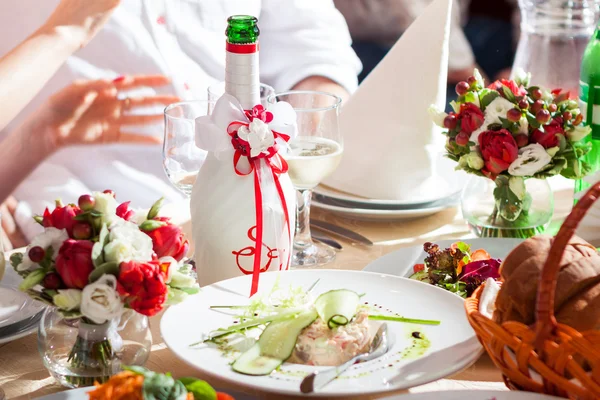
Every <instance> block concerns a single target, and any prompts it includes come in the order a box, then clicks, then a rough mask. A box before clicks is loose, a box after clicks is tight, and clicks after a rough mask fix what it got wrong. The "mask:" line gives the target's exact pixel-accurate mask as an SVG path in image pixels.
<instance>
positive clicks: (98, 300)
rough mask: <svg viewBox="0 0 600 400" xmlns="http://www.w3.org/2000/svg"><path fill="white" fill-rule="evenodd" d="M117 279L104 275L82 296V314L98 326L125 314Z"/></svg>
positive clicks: (84, 290) (88, 287) (86, 288)
mask: <svg viewBox="0 0 600 400" xmlns="http://www.w3.org/2000/svg"><path fill="white" fill-rule="evenodd" d="M116 288H117V278H115V276H114V275H102V276H101V277H100V279H98V280H97V281H96V282H94V283H90V284H89V285H87V286H86V287H85V288H84V289H83V291H82V294H81V313H82V314H83V315H85V316H86V317H87V318H89V319H91V320H92V321H93V322H94V323H96V324H103V323H105V322H106V321H108V320H110V319H113V318H116V317H118V316H120V315H121V314H122V313H123V302H122V301H121V297H120V296H119V293H117V290H116Z"/></svg>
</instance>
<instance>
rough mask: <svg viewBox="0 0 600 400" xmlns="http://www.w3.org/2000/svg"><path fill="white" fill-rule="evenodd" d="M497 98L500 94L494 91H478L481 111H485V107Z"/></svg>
mask: <svg viewBox="0 0 600 400" xmlns="http://www.w3.org/2000/svg"><path fill="white" fill-rule="evenodd" d="M498 96H500V94H499V93H498V92H496V91H495V90H491V89H481V90H480V91H479V104H480V106H481V110H482V111H485V109H486V107H487V106H489V105H490V103H491V102H492V101H494V99H495V98H496V97H498Z"/></svg>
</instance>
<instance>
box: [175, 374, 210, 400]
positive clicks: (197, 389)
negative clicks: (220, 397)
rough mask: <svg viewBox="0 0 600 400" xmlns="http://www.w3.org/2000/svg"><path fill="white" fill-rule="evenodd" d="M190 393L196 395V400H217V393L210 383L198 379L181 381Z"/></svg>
mask: <svg viewBox="0 0 600 400" xmlns="http://www.w3.org/2000/svg"><path fill="white" fill-rule="evenodd" d="M179 382H181V383H182V384H183V385H184V387H185V388H186V389H187V391H188V392H189V393H192V394H193V395H194V400H216V398H217V392H216V391H215V389H213V388H212V386H210V385H209V384H208V383H206V382H205V381H202V380H200V379H196V378H181V379H179Z"/></svg>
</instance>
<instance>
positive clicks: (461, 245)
mask: <svg viewBox="0 0 600 400" xmlns="http://www.w3.org/2000/svg"><path fill="white" fill-rule="evenodd" d="M456 248H457V249H459V250H460V251H461V252H462V253H463V254H466V255H469V254H471V246H469V245H468V244H466V243H465V242H456Z"/></svg>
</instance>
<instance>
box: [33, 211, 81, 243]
mask: <svg viewBox="0 0 600 400" xmlns="http://www.w3.org/2000/svg"><path fill="white" fill-rule="evenodd" d="M80 213H81V210H80V209H79V207H76V206H72V205H70V204H68V205H66V206H64V207H56V208H55V209H54V211H52V212H50V211H49V210H48V209H47V208H46V210H45V211H44V216H43V219H42V224H43V225H44V226H45V227H46V228H49V227H53V228H56V229H66V230H67V233H68V234H69V237H73V226H74V225H75V223H76V222H77V221H75V220H74V219H73V217H75V216H76V215H78V214H80Z"/></svg>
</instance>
